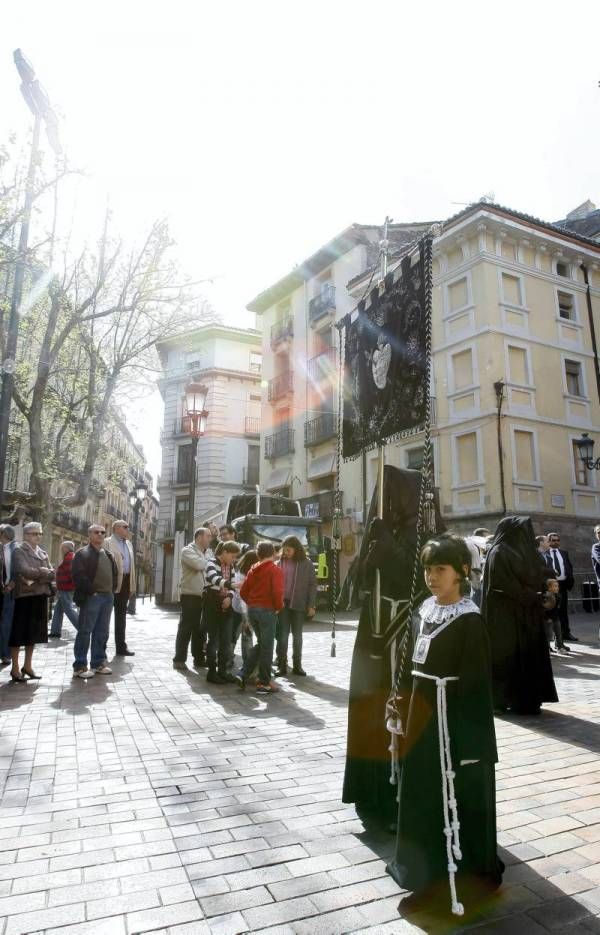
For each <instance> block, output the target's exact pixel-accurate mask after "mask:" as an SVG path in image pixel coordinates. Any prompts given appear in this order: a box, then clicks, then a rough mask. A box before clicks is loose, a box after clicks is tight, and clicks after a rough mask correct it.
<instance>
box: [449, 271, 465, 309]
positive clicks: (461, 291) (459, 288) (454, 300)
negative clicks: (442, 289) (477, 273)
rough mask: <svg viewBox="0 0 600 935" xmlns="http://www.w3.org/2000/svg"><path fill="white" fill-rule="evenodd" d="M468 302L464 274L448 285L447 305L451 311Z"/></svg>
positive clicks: (462, 306)
mask: <svg viewBox="0 0 600 935" xmlns="http://www.w3.org/2000/svg"><path fill="white" fill-rule="evenodd" d="M468 302H469V290H468V285H467V278H466V276H465V277H463V279H459V280H458V282H453V283H451V284H450V285H449V286H448V305H449V308H450V311H451V312H454V311H456V309H459V308H464V307H465V305H468Z"/></svg>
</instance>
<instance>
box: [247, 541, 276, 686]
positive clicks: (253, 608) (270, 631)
mask: <svg viewBox="0 0 600 935" xmlns="http://www.w3.org/2000/svg"><path fill="white" fill-rule="evenodd" d="M256 551H257V554H258V563H257V564H256V565H253V566H252V568H251V569H250V571H249V572H248V574H247V575H246V579H245V581H244V583H243V584H242V587H241V588H240V597H241V598H242V600H243V601H245V602H246V604H247V605H248V618H249V620H250V623H251V624H252V628H253V629H254V632H255V633H256V637H257V640H258V642H257V644H256V646H253V647H252V649H251V650H250V652H249V653H248V656H247V657H246V659H245V661H244V664H243V666H242V668H241V669H240V671H239V673H238V676H237V681H238V684H239V685H240V687H241V688H242V689H243V688H244V687H245V684H246V679H247V678H248V676H249V675H250V674H251V673H252V672H253V671H254V669H255V667H256V664H257V662H258V683H257V686H256V691H257V693H258V694H261V695H268V694H271V692H276V691H278V690H279V689H278V688H277V686H276V685H275V683H274V682H272V681H271V662H272V659H273V646H274V644H275V625H276V623H277V614H278V612H279V611H280V610H281V608H282V607H283V572H282V571H281V568H279V566H278V565H276V564H275V563H274V561H273V558H274V555H275V549H274V547H273V543H272V542H259V543H258V546H257V548H256Z"/></svg>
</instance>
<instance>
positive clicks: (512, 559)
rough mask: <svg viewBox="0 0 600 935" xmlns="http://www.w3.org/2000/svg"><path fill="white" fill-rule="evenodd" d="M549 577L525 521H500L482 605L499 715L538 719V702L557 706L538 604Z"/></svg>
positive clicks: (528, 522) (488, 561) (485, 576)
mask: <svg viewBox="0 0 600 935" xmlns="http://www.w3.org/2000/svg"><path fill="white" fill-rule="evenodd" d="M547 577H548V569H547V568H546V567H545V566H544V564H543V561H542V560H541V559H540V556H539V553H538V550H537V548H536V544H535V536H534V532H533V526H532V523H531V520H530V519H529V517H527V516H506V517H505V518H504V519H502V520H500V523H499V524H498V528H497V529H496V534H495V536H494V539H493V540H492V544H491V546H490V549H489V551H488V554H487V557H486V560H485V569H484V573H483V597H482V603H481V611H482V613H483V616H484V618H485V621H486V625H487V630H488V633H489V637H490V645H491V651H492V681H493V692H494V704H495V706H496V708H497V709H499V710H506V709H507V708H510V709H512V710H513V711H515V712H516V713H519V714H536V713H537V712H538V711H539V709H540V705H541V704H542V702H544V701H558V695H557V694H556V687H555V685H554V676H553V674H552V664H551V662H550V650H549V647H548V640H547V639H546V635H545V632H544V622H543V608H542V603H541V592H542V591H543V589H544V582H545V579H546V578H547Z"/></svg>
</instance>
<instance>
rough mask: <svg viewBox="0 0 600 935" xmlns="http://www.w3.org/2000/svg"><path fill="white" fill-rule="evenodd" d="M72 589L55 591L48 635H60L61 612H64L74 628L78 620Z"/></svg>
mask: <svg viewBox="0 0 600 935" xmlns="http://www.w3.org/2000/svg"><path fill="white" fill-rule="evenodd" d="M73 594H74V591H57V592H56V597H55V598H54V610H53V611H52V623H51V624H50V636H60V634H61V627H62V622H63V614H66V615H67V617H68V618H69V620H70V621H71V623H72V624H73V626H74V627H75V629H77V623H78V620H79V614H78V613H77V608H76V607H75V604H74V603H73Z"/></svg>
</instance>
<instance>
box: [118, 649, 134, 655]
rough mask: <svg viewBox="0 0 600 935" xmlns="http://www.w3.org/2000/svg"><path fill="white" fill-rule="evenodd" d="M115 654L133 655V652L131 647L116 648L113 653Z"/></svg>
mask: <svg viewBox="0 0 600 935" xmlns="http://www.w3.org/2000/svg"><path fill="white" fill-rule="evenodd" d="M115 655H117V656H135V653H134V652H133V651H132V650H131V649H117V652H116V653H115Z"/></svg>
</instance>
